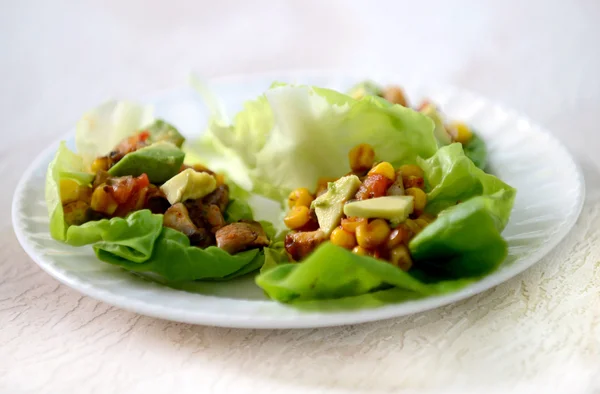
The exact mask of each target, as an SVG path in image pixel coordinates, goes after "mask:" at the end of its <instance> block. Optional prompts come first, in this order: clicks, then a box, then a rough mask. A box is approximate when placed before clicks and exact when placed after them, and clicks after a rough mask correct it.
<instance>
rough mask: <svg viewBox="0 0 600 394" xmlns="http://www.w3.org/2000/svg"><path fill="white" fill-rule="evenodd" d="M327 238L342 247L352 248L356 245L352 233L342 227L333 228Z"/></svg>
mask: <svg viewBox="0 0 600 394" xmlns="http://www.w3.org/2000/svg"><path fill="white" fill-rule="evenodd" d="M329 238H330V240H331V243H332V244H334V245H338V246H341V247H342V248H346V249H352V248H354V247H355V246H356V238H355V237H354V234H352V233H349V232H347V231H346V230H344V229H343V228H342V227H337V228H335V229H334V230H333V231H332V233H331V236H330V237H329Z"/></svg>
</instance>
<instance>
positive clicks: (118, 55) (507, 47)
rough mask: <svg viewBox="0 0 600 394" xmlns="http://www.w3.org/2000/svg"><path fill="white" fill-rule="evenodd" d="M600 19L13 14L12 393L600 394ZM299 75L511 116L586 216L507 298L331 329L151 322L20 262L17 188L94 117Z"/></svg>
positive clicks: (0, 345)
mask: <svg viewBox="0 0 600 394" xmlns="http://www.w3.org/2000/svg"><path fill="white" fill-rule="evenodd" d="M599 18H600V2H598V1H594V0H588V1H583V0H580V1H570V2H569V1H528V2H523V1H514V0H511V1H506V0H505V1H454V2H450V1H448V2H446V1H441V0H439V1H432V0H428V1H423V2H419V1H406V2H405V1H389V2H384V1H362V2H360V1H316V0H315V1H231V0H230V1H218V2H217V1H190V2H188V3H185V2H181V1H141V0H139V1H118V0H110V1H104V2H95V3H88V2H84V1H71V2H69V1H41V0H40V1H37V2H33V1H20V2H17V1H13V2H11V1H3V2H1V3H0V78H1V80H2V83H1V85H0V125H1V126H2V127H0V133H1V135H2V144H0V172H1V179H2V180H3V186H4V187H3V191H4V192H3V193H2V194H0V203H1V204H0V226H1V227H0V391H2V392H11V393H12V392H61V393H69V392H78V393H79V392H98V393H107V392H154V391H174V392H175V391H176V392H215V393H220V392H240V393H251V392H257V393H258V392H259V393H270V392H285V393H295V392H298V393H305V392H315V393H325V392H327V393H329V392H336V393H337V392H340V393H342V392H344V393H345V392H373V393H376V392H403V391H404V392H426V393H442V392H461V393H478V392H483V391H485V392H492V393H494V392H498V393H504V392H511V391H513V392H532V391H534V390H536V391H537V390H539V391H540V392H545V393H551V392H557V393H562V392H569V393H588V392H589V393H592V392H595V390H598V391H600V224H599V223H600V171H599V170H598V167H599V166H600V155H599V154H598V153H597V152H598V150H600V137H599V134H600V130H599V127H598V123H599V120H598V118H599V116H600V115H599V114H598V111H599V110H600V23H598V19H599ZM281 69H345V70H354V71H356V70H359V71H362V72H365V73H368V72H369V71H373V72H378V71H391V72H396V73H398V74H400V75H404V76H405V78H406V79H408V78H411V77H417V76H418V77H420V78H428V79H431V80H432V83H435V82H440V83H445V84H446V83H450V84H454V85H458V86H461V87H465V88H468V89H470V90H473V91H475V92H478V93H480V94H482V95H485V96H487V97H489V98H491V99H495V100H497V101H500V102H502V103H504V104H506V105H508V106H510V107H513V108H515V109H517V110H518V111H520V112H523V113H525V114H527V115H528V116H529V117H530V118H532V119H534V120H535V121H537V122H538V123H540V124H541V125H543V126H545V127H546V128H548V129H549V130H550V131H551V132H552V133H553V134H555V135H557V136H558V137H559V138H560V139H561V140H562V141H563V142H564V143H565V144H566V145H567V146H568V147H569V148H570V149H571V151H572V152H573V153H574V154H575V155H576V156H577V157H578V160H579V162H580V164H581V166H582V168H583V170H584V174H585V176H586V178H587V179H586V180H587V189H588V197H587V200H586V205H585V207H584V210H583V213H582V217H581V219H580V220H579V222H578V223H577V225H576V227H575V228H574V229H573V231H572V232H571V234H570V235H569V236H568V237H567V239H566V240H565V241H564V242H563V243H562V244H561V245H560V246H559V247H558V248H557V249H556V250H555V251H554V252H552V253H551V254H550V255H549V256H548V257H547V258H545V259H544V260H542V261H541V262H540V263H539V264H537V265H536V266H535V267H533V268H532V269H530V270H528V271H527V272H526V273H524V274H522V275H520V276H518V277H516V278H514V279H513V280H511V281H509V282H507V283H505V284H503V285H501V286H499V287H497V288H496V289H493V290H490V291H488V292H486V293H483V294H481V295H479V296H476V297H473V298H471V299H469V300H466V301H463V302H460V303H457V304H454V305H451V306H448V307H444V308H439V309H436V310H434V311H430V312H426V313H422V314H418V315H414V316H411V317H406V318H400V319H394V320H389V321H384V322H378V323H370V324H364V325H359V326H351V327H341V328H330V329H316V330H282V331H269V330H264V331H255V330H234V329H220V328H209V327H200V326H190V325H185V324H178V323H171V322H166V321H161V320H156V319H152V318H147V317H142V316H138V315H135V314H133V313H129V312H124V311H121V310H118V309H116V308H113V307H109V306H108V305H106V304H102V303H98V302H96V301H94V300H92V299H90V298H87V297H82V296H80V295H79V294H78V293H76V292H75V291H73V290H70V289H69V288H66V287H65V286H62V285H60V284H58V282H56V281H55V280H54V279H52V278H50V277H49V276H47V275H46V274H44V273H43V272H41V271H40V269H38V268H37V266H36V265H35V264H34V263H33V262H32V261H31V260H30V259H29V258H28V257H27V255H26V254H25V253H24V252H23V251H22V250H21V248H20V246H19V245H18V244H17V241H16V239H15V236H14V234H13V232H12V228H11V224H10V219H9V218H10V201H11V198H12V191H13V190H14V187H15V185H16V182H17V180H18V178H19V177H20V175H21V173H22V172H23V170H24V168H25V166H26V165H27V164H28V162H30V161H31V159H32V158H33V157H35V155H37V154H38V153H39V152H40V151H41V150H42V148H44V147H45V146H46V145H47V144H49V143H50V142H52V141H53V140H55V139H56V138H58V137H59V136H61V135H63V134H64V133H65V132H66V131H67V130H68V129H69V128H70V127H72V126H73V125H74V123H75V122H76V120H77V119H78V117H79V116H80V115H81V113H82V112H83V111H84V110H86V109H88V108H89V107H92V106H94V105H96V104H98V103H99V102H100V101H102V100H104V99H107V98H110V97H136V96H140V95H144V94H147V93H152V92H153V91H156V90H161V89H166V88H172V87H179V86H183V85H184V84H185V81H186V77H187V74H188V72H189V71H190V70H195V71H196V72H198V73H199V74H201V75H203V76H206V77H211V76H220V75H226V74H232V73H236V74H237V73H252V72H264V71H268V70H281ZM390 82H398V83H402V81H390ZM541 198H543V196H541Z"/></svg>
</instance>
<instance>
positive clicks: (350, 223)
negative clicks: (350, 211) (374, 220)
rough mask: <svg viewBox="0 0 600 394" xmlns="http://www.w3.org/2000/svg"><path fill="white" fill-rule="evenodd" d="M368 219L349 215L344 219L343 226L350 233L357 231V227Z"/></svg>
mask: <svg viewBox="0 0 600 394" xmlns="http://www.w3.org/2000/svg"><path fill="white" fill-rule="evenodd" d="M366 222H367V219H365V218H357V217H349V218H344V219H342V228H343V229H344V230H346V231H347V232H349V233H355V232H356V228H357V227H358V226H360V224H361V223H366Z"/></svg>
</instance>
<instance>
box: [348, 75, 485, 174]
mask: <svg viewBox="0 0 600 394" xmlns="http://www.w3.org/2000/svg"><path fill="white" fill-rule="evenodd" d="M349 94H350V95H351V96H352V97H354V98H355V99H361V98H362V97H365V96H376V97H382V98H383V99H385V100H387V101H389V102H390V103H393V104H399V105H402V106H404V107H408V106H409V101H408V98H407V97H406V94H405V92H404V90H403V89H402V88H401V87H399V86H388V87H385V88H384V87H381V86H379V85H377V84H376V83H374V82H372V81H364V82H361V83H359V84H357V85H355V86H354V87H353V88H351V89H350V91H349ZM415 110H417V111H419V112H421V113H422V114H424V115H427V116H428V117H429V118H431V120H433V121H434V123H435V128H434V135H435V137H436V140H437V141H438V144H439V145H440V146H445V145H449V144H451V143H453V142H458V143H460V144H462V145H463V149H464V151H465V154H466V155H467V157H469V158H470V159H471V160H473V162H474V163H475V165H476V166H477V167H479V168H481V169H485V166H486V164H487V149H486V146H485V142H484V141H483V140H482V139H481V138H480V137H479V135H478V134H477V133H476V132H475V131H474V130H473V129H472V128H471V127H469V126H468V125H467V124H466V123H464V122H459V121H452V122H448V121H447V120H446V119H445V118H444V116H443V114H442V112H441V111H440V109H439V108H438V107H437V106H436V105H435V104H434V103H432V102H431V101H429V100H425V101H423V102H422V103H421V104H420V105H419V106H417V107H415Z"/></svg>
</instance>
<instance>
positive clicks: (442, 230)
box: [256, 144, 516, 309]
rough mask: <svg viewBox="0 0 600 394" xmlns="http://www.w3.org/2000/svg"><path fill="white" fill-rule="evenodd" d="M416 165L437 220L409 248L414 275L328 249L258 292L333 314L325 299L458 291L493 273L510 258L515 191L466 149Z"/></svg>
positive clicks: (354, 300)
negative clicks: (508, 231) (508, 234)
mask: <svg viewBox="0 0 600 394" xmlns="http://www.w3.org/2000/svg"><path fill="white" fill-rule="evenodd" d="M418 161H419V164H420V165H421V167H422V168H423V170H424V173H425V178H426V181H427V184H428V185H429V187H430V192H429V194H428V198H429V199H430V200H429V201H430V202H431V212H432V213H439V215H438V218H437V219H436V220H435V221H434V222H433V223H431V224H430V225H429V226H427V227H425V229H423V231H421V232H420V233H419V234H418V235H417V236H416V237H415V238H414V239H413V240H412V241H411V242H410V244H409V248H410V251H411V254H412V256H413V261H414V266H413V267H414V268H413V269H411V270H410V271H409V272H404V271H402V270H400V269H399V268H396V267H394V266H392V265H391V264H389V263H387V262H384V261H380V260H376V259H373V258H371V257H368V256H358V255H355V254H353V253H351V252H350V251H348V250H346V249H343V248H341V247H339V246H336V245H333V244H331V243H325V244H323V245H321V246H320V247H319V248H317V249H316V250H315V251H314V252H313V253H312V254H311V255H310V256H308V258H306V259H305V260H303V261H302V262H300V263H295V264H281V265H273V266H272V268H270V269H268V270H267V269H263V270H261V274H260V275H259V276H258V277H257V278H256V283H257V284H258V286H260V287H261V288H263V289H264V290H265V292H266V293H267V294H268V295H269V296H270V297H271V298H273V299H276V300H278V301H282V302H300V301H302V303H303V304H304V302H308V301H310V302H308V304H310V308H316V309H320V308H325V309H327V308H329V307H330V306H331V305H329V306H327V305H325V304H323V303H320V302H319V300H329V299H336V302H335V303H334V304H335V305H338V304H339V306H345V307H350V306H353V305H356V306H358V305H374V304H378V303H380V302H382V301H381V300H386V302H396V301H402V300H407V299H413V298H418V297H423V296H428V295H434V294H442V293H447V292H451V291H456V290H457V289H459V288H461V287H463V286H465V285H467V284H469V283H472V282H473V281H475V280H477V279H478V278H480V277H481V276H483V275H485V274H488V273H489V272H491V271H492V270H494V269H495V268H496V267H497V266H498V265H499V264H500V263H501V262H502V260H503V259H504V258H505V256H506V253H507V245H506V242H505V241H504V240H503V239H502V236H501V232H502V230H503V229H504V227H505V226H506V223H507V222H508V219H509V217H510V212H511V209H512V205H513V202H514V198H515V193H516V191H515V189H513V188H512V187H510V186H509V185H507V184H506V183H504V182H502V181H501V180H499V179H498V178H496V177H494V176H493V175H490V174H486V173H485V172H483V171H482V170H481V169H479V168H477V167H476V166H475V164H474V163H473V162H472V161H471V160H470V159H469V158H467V157H466V156H465V154H464V152H463V150H462V146H461V145H460V144H452V145H448V146H446V147H443V148H441V149H440V150H439V151H438V152H437V153H436V154H435V155H434V156H433V157H431V158H430V159H428V160H422V159H419V160H418ZM457 202H460V203H459V204H457ZM428 208H429V206H428ZM390 288H392V289H390ZM393 289H396V290H393Z"/></svg>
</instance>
